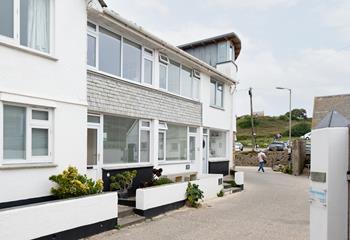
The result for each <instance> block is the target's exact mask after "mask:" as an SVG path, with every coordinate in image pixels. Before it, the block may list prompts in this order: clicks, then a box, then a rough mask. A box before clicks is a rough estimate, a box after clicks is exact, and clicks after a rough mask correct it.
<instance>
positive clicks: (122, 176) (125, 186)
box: [109, 170, 137, 198]
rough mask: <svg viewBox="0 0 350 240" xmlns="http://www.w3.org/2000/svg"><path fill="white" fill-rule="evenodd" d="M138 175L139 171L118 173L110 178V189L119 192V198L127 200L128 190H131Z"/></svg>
mask: <svg viewBox="0 0 350 240" xmlns="http://www.w3.org/2000/svg"><path fill="white" fill-rule="evenodd" d="M136 175H137V171H136V170H133V171H125V172H122V173H118V174H116V175H114V176H111V178H110V181H111V183H110V185H109V188H110V190H111V191H117V192H118V197H119V198H127V197H128V190H129V189H130V188H131V186H132V183H133V180H134V178H135V177H136Z"/></svg>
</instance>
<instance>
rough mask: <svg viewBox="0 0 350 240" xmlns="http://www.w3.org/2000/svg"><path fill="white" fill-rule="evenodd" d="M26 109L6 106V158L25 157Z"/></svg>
mask: <svg viewBox="0 0 350 240" xmlns="http://www.w3.org/2000/svg"><path fill="white" fill-rule="evenodd" d="M25 156H26V109H25V108H24V107H15V106H4V159H25Z"/></svg>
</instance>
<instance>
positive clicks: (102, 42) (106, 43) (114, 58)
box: [98, 28, 121, 76]
mask: <svg viewBox="0 0 350 240" xmlns="http://www.w3.org/2000/svg"><path fill="white" fill-rule="evenodd" d="M120 46H121V45H120V37H119V36H118V35H116V34H114V33H112V32H110V31H108V30H106V29H104V28H100V34H99V47H98V49H99V69H100V70H101V71H104V72H106V73H110V74H113V75H117V76H120Z"/></svg>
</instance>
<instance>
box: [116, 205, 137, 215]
mask: <svg viewBox="0 0 350 240" xmlns="http://www.w3.org/2000/svg"><path fill="white" fill-rule="evenodd" d="M133 214H134V208H133V207H129V206H124V205H118V218H123V217H126V216H130V215H133Z"/></svg>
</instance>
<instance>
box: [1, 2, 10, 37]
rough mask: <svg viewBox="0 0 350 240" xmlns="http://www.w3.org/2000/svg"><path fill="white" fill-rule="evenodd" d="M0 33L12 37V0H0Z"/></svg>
mask: <svg viewBox="0 0 350 240" xmlns="http://www.w3.org/2000/svg"><path fill="white" fill-rule="evenodd" d="M0 35H3V36H6V37H10V38H13V0H2V1H1V7H0Z"/></svg>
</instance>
